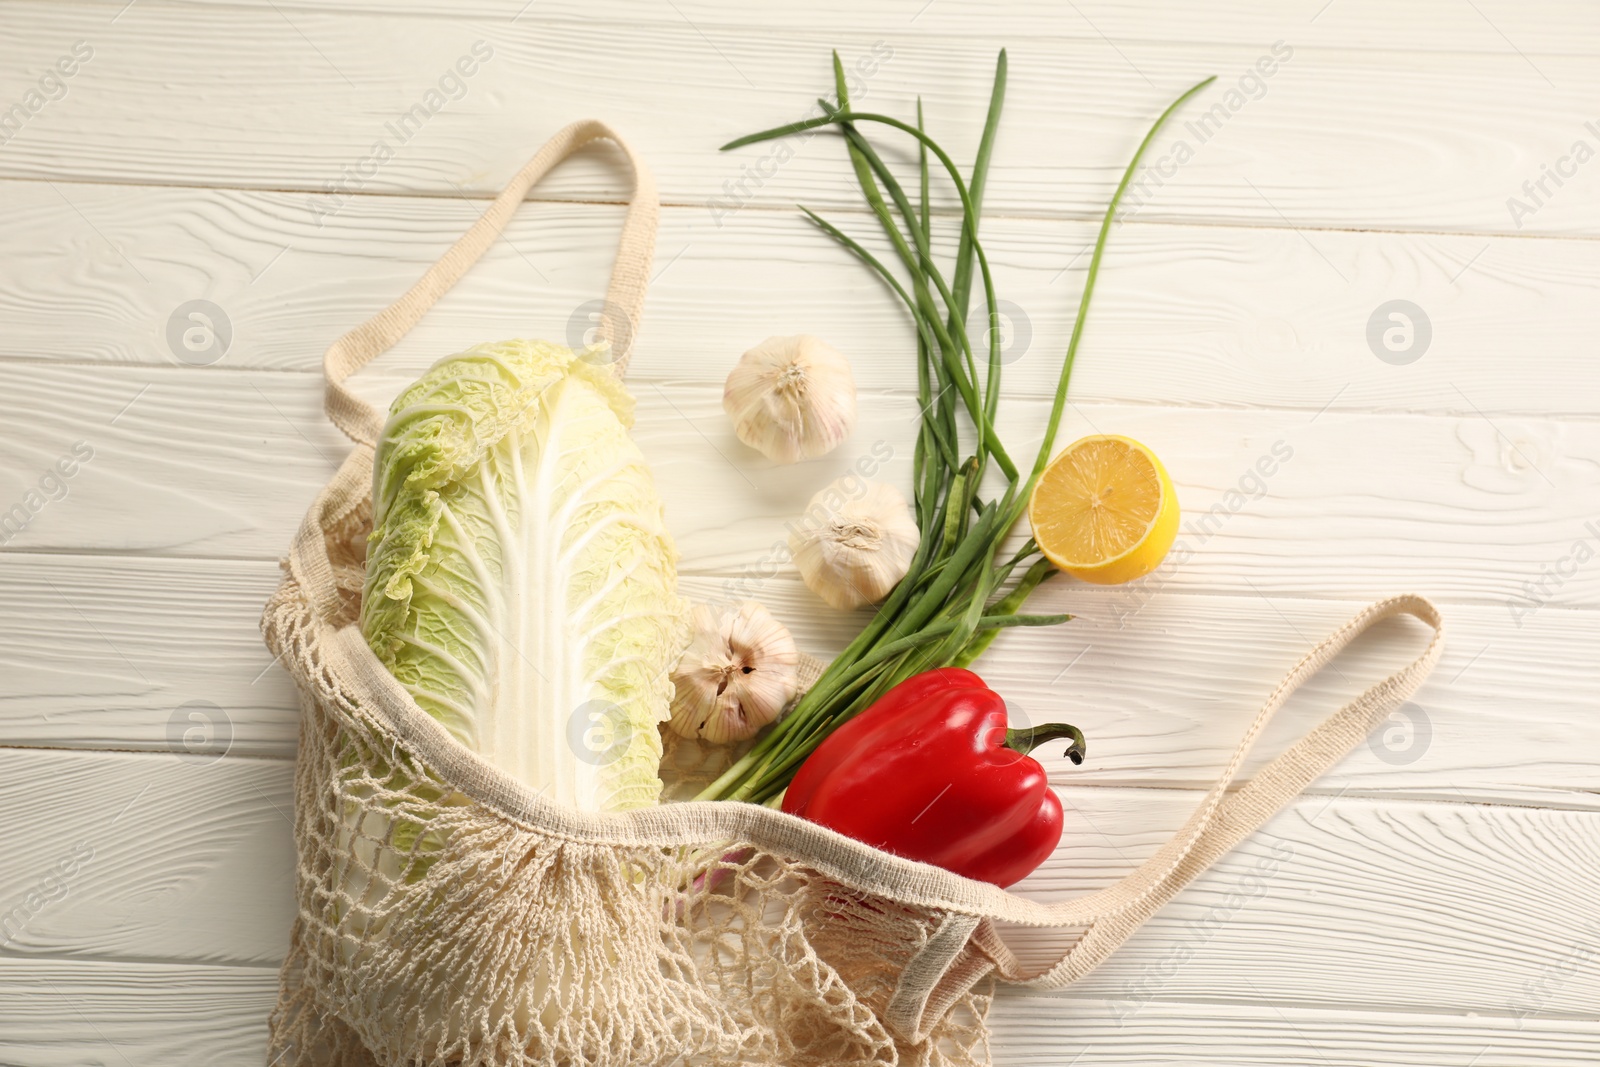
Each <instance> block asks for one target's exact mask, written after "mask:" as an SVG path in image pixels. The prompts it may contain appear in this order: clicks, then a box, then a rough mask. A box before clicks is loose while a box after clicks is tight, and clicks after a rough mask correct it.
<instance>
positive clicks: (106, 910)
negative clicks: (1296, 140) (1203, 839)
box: [0, 751, 1600, 1018]
mask: <svg viewBox="0 0 1600 1067" xmlns="http://www.w3.org/2000/svg"><path fill="white" fill-rule="evenodd" d="M0 770H3V771H4V780H5V781H6V782H7V788H8V790H10V789H17V790H19V791H21V793H22V795H30V794H34V793H36V792H38V791H40V790H43V789H49V790H50V791H51V795H52V796H53V797H54V798H55V803H54V804H53V805H52V806H51V809H50V810H49V811H48V812H45V813H43V814H42V815H41V817H40V818H38V819H37V820H30V822H29V824H28V825H25V826H20V827H19V832H20V834H21V835H22V836H21V839H20V841H19V844H20V845H21V846H22V847H21V853H20V855H21V857H22V859H21V862H18V863H16V864H14V865H12V866H11V867H9V868H8V869H7V870H6V871H5V872H4V873H3V874H0V901H4V902H6V907H7V908H8V909H11V910H8V911H7V912H6V913H5V914H6V917H7V920H8V925H9V929H10V936H9V937H8V939H7V941H6V943H5V945H4V948H3V949H0V956H3V957H11V958H16V957H24V956H26V957H48V958H58V957H85V958H94V959H107V960H135V961H139V960H143V961H169V962H185V963H187V962H203V963H218V962H230V963H241V964H254V965H266V964H270V963H273V962H275V961H276V960H278V959H280V958H281V956H282V953H283V950H284V946H285V938H286V934H287V929H288V922H289V919H290V917H291V915H292V913H293V906H292V900H291V896H290V893H291V885H290V877H289V870H290V869H291V864H290V851H291V847H292V846H291V843H290V830H289V823H288V820H287V814H288V810H289V805H290V800H289V783H290V773H291V768H290V767H289V765H288V764H286V763H283V762H279V761H255V760H240V759H232V758H224V759H221V760H216V761H212V762H200V761H198V760H195V759H193V758H179V757H173V756H155V755H132V754H109V753H49V754H45V753H18V752H15V751H10V752H5V751H0ZM1062 795H1063V800H1064V802H1065V805H1066V807H1067V809H1068V811H1069V813H1070V814H1069V817H1068V825H1067V831H1066V833H1065V835H1064V837H1063V843H1062V846H1061V848H1060V849H1058V850H1057V852H1056V855H1055V856H1054V857H1052V859H1051V860H1050V861H1049V862H1048V864H1047V865H1046V866H1045V867H1044V868H1041V870H1040V871H1038V872H1036V873H1035V874H1034V875H1033V876H1031V877H1030V878H1029V879H1028V880H1027V881H1026V882H1024V883H1023V886H1022V887H1021V888H1022V889H1023V891H1026V892H1027V893H1029V894H1030V895H1034V896H1038V897H1041V898H1044V899H1059V898H1061V897H1065V896H1071V895H1075V894H1077V893H1081V892H1085V891H1087V890H1090V889H1093V888H1096V887H1098V886H1100V885H1104V884H1106V883H1107V882H1108V881H1109V880H1111V879H1114V878H1116V877H1119V876H1120V875H1121V874H1123V873H1125V872H1126V871H1128V870H1130V869H1132V867H1133V866H1135V865H1136V864H1137V863H1138V862H1139V861H1141V860H1142V859H1143V858H1144V857H1145V856H1147V855H1148V854H1149V853H1151V852H1152V851H1154V849H1155V848H1156V847H1157V846H1158V845H1159V844H1160V842H1161V841H1162V840H1163V839H1164V838H1165V836H1166V835H1168V834H1170V833H1171V832H1172V831H1173V830H1175V829H1176V828H1177V827H1178V826H1179V825H1180V824H1181V823H1182V821H1183V819H1184V818H1185V817H1186V816H1187V815H1188V813H1189V811H1190V810H1192V808H1193V806H1194V805H1195V804H1196V803H1197V802H1198V801H1199V799H1200V794H1199V793H1197V792H1193V791H1187V790H1139V789H1114V788H1096V787H1092V786H1082V785H1069V786H1065V787H1063V789H1062ZM84 849H87V858H86V859H84V860H83V861H82V862H80V863H78V864H76V865H75V868H76V869H74V870H71V871H68V872H67V873H65V874H62V875H60V876H58V877H55V878H52V871H54V870H56V869H57V868H58V865H59V863H60V860H61V857H62V856H65V855H68V854H72V853H74V852H75V851H79V852H80V853H81V850H84ZM1597 849H1600V812H1570V811H1545V810H1536V809H1519V808H1498V807H1485V806H1481V805H1474V804H1439V803H1413V802H1403V801H1392V800H1391V801H1385V802H1382V803H1377V802H1374V801H1371V800H1366V799H1353V798H1341V797H1331V798H1329V797H1307V798H1304V799H1302V800H1300V801H1297V802H1296V803H1295V804H1293V805H1292V806H1291V807H1290V809H1289V810H1288V811H1287V812H1286V813H1285V814H1283V815H1282V816H1280V817H1279V818H1277V819H1275V820H1274V821H1273V822H1272V823H1271V824H1270V825H1269V826H1268V827H1266V828H1265V829H1264V830H1263V831H1262V832H1261V833H1259V834H1257V835H1256V836H1255V837H1253V838H1252V839H1251V840H1250V841H1248V842H1247V843H1246V844H1245V845H1243V846H1242V847H1241V848H1240V849H1239V850H1237V851H1236V852H1235V853H1233V854H1232V855H1230V856H1229V857H1228V858H1227V859H1226V860H1225V861H1224V862H1222V863H1221V864H1220V865H1219V866H1218V867H1217V868H1215V869H1214V870H1213V871H1212V872H1210V873H1208V874H1206V875H1205V876H1204V877H1203V878H1202V879H1201V880H1200V881H1198V882H1197V883H1196V884H1195V886H1194V887H1192V888H1191V889H1190V890H1187V891H1185V892H1184V893H1183V894H1182V895H1181V896H1180V898H1179V899H1178V900H1177V901H1176V902H1175V903H1174V904H1173V905H1171V906H1170V907H1169V908H1167V909H1166V910H1164V911H1163V912H1162V913H1161V914H1160V915H1159V916H1158V917H1157V918H1156V919H1154V920H1153V921H1152V923H1151V925H1150V926H1149V927H1148V928H1147V929H1146V930H1145V931H1142V932H1141V933H1140V934H1139V935H1137V936H1136V938H1135V939H1134V940H1133V941H1132V942H1130V943H1129V945H1128V946H1127V947H1126V948H1125V949H1124V950H1123V951H1122V952H1120V953H1118V954H1117V955H1116V956H1115V957H1113V959H1112V960H1111V961H1109V962H1108V963H1106V964H1105V965H1104V967H1103V968H1102V969H1101V970H1100V971H1097V972H1096V973H1095V975H1094V976H1093V977H1092V978H1091V979H1089V980H1088V982H1087V983H1086V984H1085V985H1084V986H1083V987H1082V988H1081V989H1080V990H1078V991H1076V992H1075V993H1074V994H1073V995H1074V996H1078V995H1081V996H1085V997H1091V998H1092V997H1096V996H1103V997H1106V998H1109V999H1115V1000H1119V1001H1125V1002H1127V1003H1125V1004H1123V1005H1122V1008H1121V1013H1122V1014H1123V1015H1124V1016H1129V1017H1131V1016H1136V1015H1142V1014H1143V1012H1144V1010H1145V1009H1146V1008H1147V1007H1148V1006H1149V1004H1151V1003H1154V1002H1156V1001H1173V1000H1177V1001H1184V1000H1191V1001H1192V1000H1205V1001H1213V1000H1254V999H1257V998H1258V997H1261V996H1266V997H1268V998H1269V999H1271V1000H1273V1001H1278V1002H1284V1003H1303V1004H1322V1005H1325V1006H1338V1005H1350V1006H1366V1007H1381V1008H1383V1009H1384V1010H1397V1009H1399V1010H1403V1009H1407V1008H1417V1009H1422V1010H1429V1009H1445V1010H1472V1011H1477V1012H1479V1013H1480V1014H1483V1015H1486V1016H1512V1015H1514V1014H1515V1013H1516V1012H1518V1011H1525V1012H1527V1011H1535V1010H1536V1011H1537V1012H1539V1013H1541V1014H1544V1015H1548V1016H1555V1017H1561V1016H1581V1017H1583V1018H1595V1017H1596V1016H1600V1012H1596V1011H1595V1010H1594V1009H1595V1004H1596V1003H1597V1002H1600V1001H1597V997H1600V968H1596V967H1595V963H1596V962H1597V961H1596V960H1595V958H1594V954H1595V952H1600V926H1596V927H1594V928H1590V929H1585V928H1584V927H1583V923H1584V922H1585V921H1590V920H1592V917H1593V915H1594V914H1595V912H1596V910H1597V907H1600V889H1597V888H1596V886H1595V885H1594V883H1593V880H1592V878H1590V877H1588V874H1589V872H1592V870H1593V869H1594V867H1595V864H1596V863H1600V852H1597ZM32 893H38V894H39V899H38V900H36V901H34V902H33V903H30V902H29V901H30V899H31V898H30V894H32ZM1241 897H1242V898H1244V899H1243V902H1242V903H1241V902H1240V900H1239V898H1241ZM242 907H247V908H248V915H249V916H250V919H249V921H240V911H241V908H242ZM1029 937H1030V941H1029V942H1028V943H1029V944H1030V945H1031V947H1032V951H1033V952H1034V953H1037V952H1039V951H1042V950H1043V949H1045V948H1046V947H1047V946H1049V945H1050V944H1052V943H1059V942H1058V941H1054V940H1053V939H1052V937H1051V935H1049V934H1040V933H1037V932H1034V933H1031V934H1030V935H1029ZM1180 953H1181V954H1183V958H1182V959H1178V958H1176V957H1177V955H1179V954H1180ZM1574 960H1576V964H1575V965H1574ZM1263 991H1270V992H1263ZM1530 998H1531V999H1530ZM1522 1001H1528V1002H1529V1003H1527V1004H1522Z"/></svg>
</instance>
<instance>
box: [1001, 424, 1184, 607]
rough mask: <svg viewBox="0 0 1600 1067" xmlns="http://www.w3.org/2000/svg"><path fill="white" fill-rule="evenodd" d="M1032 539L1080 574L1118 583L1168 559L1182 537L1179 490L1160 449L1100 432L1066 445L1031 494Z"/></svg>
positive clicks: (1056, 560) (1069, 570)
mask: <svg viewBox="0 0 1600 1067" xmlns="http://www.w3.org/2000/svg"><path fill="white" fill-rule="evenodd" d="M1028 521H1029V522H1030V523H1031V524H1032V525H1033V539H1034V540H1035V541H1037V542H1038V544H1039V548H1040V549H1041V550H1042V551H1043V552H1044V554H1045V558H1047V559H1048V560H1049V561H1050V562H1051V563H1054V564H1055V565H1056V566H1057V567H1060V568H1061V569H1062V570H1063V571H1065V572H1066V573H1068V574H1070V575H1072V576H1073V577H1074V578H1079V579H1082V580H1083V581H1085V582H1094V583H1096V584H1097V585H1118V584H1120V583H1122V582H1131V581H1133V580H1134V579H1135V578H1142V577H1144V576H1145V575H1146V574H1149V573H1150V572H1151V571H1153V570H1155V569H1156V568H1157V567H1159V566H1160V565H1161V561H1162V560H1163V559H1165V558H1166V555H1167V550H1168V549H1170V548H1171V547H1172V542H1173V539H1174V538H1176V537H1177V536H1178V494H1177V492H1176V491H1175V490H1174V489H1173V488H1172V479H1170V478H1168V477H1167V470H1166V468H1165V467H1163V466H1162V465H1161V461H1160V460H1159V459H1157V458H1156V454H1155V453H1154V452H1152V451H1150V450H1149V449H1148V448H1146V447H1145V446H1144V445H1142V444H1140V443H1139V442H1138V441H1135V440H1134V439H1133V438H1131V437H1121V436H1118V435H1116V434H1095V435H1094V436H1092V437H1084V438H1080V439H1079V440H1076V441H1074V442H1072V444H1070V445H1068V446H1067V447H1066V448H1064V449H1062V450H1061V452H1060V453H1058V454H1057V455H1056V457H1055V458H1054V459H1052V460H1051V461H1050V465H1049V466H1048V467H1046V468H1045V470H1044V473H1043V474H1042V475H1040V477H1039V481H1038V483H1037V484H1036V485H1035V486H1034V487H1033V495H1032V496H1031V497H1029V499H1028Z"/></svg>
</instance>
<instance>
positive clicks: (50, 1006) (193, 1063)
mask: <svg viewBox="0 0 1600 1067" xmlns="http://www.w3.org/2000/svg"><path fill="white" fill-rule="evenodd" d="M277 993H278V975H277V971H276V970H275V969H273V968H263V967H229V966H204V965H199V964H177V965H175V964H159V963H125V962H121V961H117V962H109V961H100V960H37V959H33V960H18V959H4V958H0V1061H3V1062H4V1063H6V1064H8V1065H9V1067H85V1065H90V1064H92V1065H95V1067H129V1065H131V1064H161V1065H163V1067H246V1065H248V1067H261V1064H263V1063H265V1062H266V1051H267V1024H266V1019H267V1012H269V1011H271V1010H272V1005H273V1002H274V1001H275V1000H276V999H277Z"/></svg>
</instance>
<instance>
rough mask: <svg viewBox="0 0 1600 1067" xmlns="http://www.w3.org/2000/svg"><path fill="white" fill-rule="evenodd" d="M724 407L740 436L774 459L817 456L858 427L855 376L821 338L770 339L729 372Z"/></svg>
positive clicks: (824, 452)
mask: <svg viewBox="0 0 1600 1067" xmlns="http://www.w3.org/2000/svg"><path fill="white" fill-rule="evenodd" d="M722 408H723V410H724V411H726V412H727V413H728V416H729V417H730V418H732V419H733V432H734V433H736V434H738V435H739V440H741V441H743V442H744V443H745V444H747V445H749V446H750V447H751V448H754V449H756V450H758V451H759V452H761V453H762V454H763V455H765V456H766V457H767V458H768V459H772V460H776V461H777V462H779V463H794V462H797V461H799V460H802V459H816V458H817V457H818V456H821V455H825V454H826V453H828V452H831V451H832V450H833V449H834V447H835V446H837V445H838V444H839V442H840V441H843V440H844V439H845V438H846V437H848V436H850V431H851V430H852V429H854V428H855V424H856V383H855V378H854V376H853V375H851V373H850V364H849V362H848V361H847V360H846V359H845V358H844V356H842V355H840V354H839V353H838V351H837V350H835V349H834V348H833V346H831V345H829V344H828V343H827V342H825V341H822V340H820V339H819V338H816V337H812V336H810V335H809V334H799V335H797V336H794V337H769V338H767V339H766V340H765V341H762V342H761V343H760V344H758V345H756V346H755V347H754V348H752V349H751V350H750V351H748V352H746V353H745V354H744V355H743V356H742V357H741V358H740V360H739V362H738V365H737V366H735V367H734V368H733V370H732V371H731V372H729V374H728V381H727V384H726V385H724V386H723V390H722Z"/></svg>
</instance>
